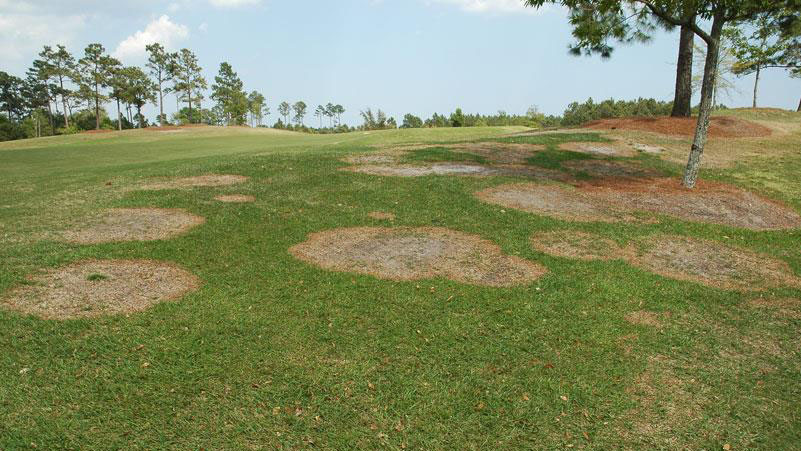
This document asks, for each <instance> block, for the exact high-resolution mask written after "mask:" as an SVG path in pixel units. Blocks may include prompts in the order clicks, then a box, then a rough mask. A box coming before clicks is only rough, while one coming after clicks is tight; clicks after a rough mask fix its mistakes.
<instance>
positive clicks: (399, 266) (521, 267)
mask: <svg viewBox="0 0 801 451" xmlns="http://www.w3.org/2000/svg"><path fill="white" fill-rule="evenodd" d="M289 252H290V253H291V254H292V255H294V256H295V257H297V258H299V259H301V260H303V261H306V262H309V263H312V264H315V265H317V266H320V267H322V268H324V269H328V270H332V271H347V272H357V273H361V274H370V275H373V276H375V277H378V278H381V279H390V280H419V279H430V278H435V277H444V278H448V279H452V280H455V281H458V282H463V283H468V284H474V285H487V286H495V287H502V286H512V285H521V284H526V283H529V282H532V281H534V280H537V279H538V278H539V277H540V276H542V275H543V274H544V273H545V272H546V269H545V268H544V267H542V266H540V265H538V264H536V263H534V262H531V261H528V260H524V259H522V258H519V257H514V256H508V255H504V254H503V253H502V251H501V249H500V247H498V246H497V245H496V244H494V243H492V242H491V241H487V240H484V239H482V238H480V237H478V236H476V235H470V234H466V233H462V232H457V231H454V230H450V229H446V228H440V227H420V228H408V227H404V228H386V227H354V228H341V229H334V230H329V231H325V232H318V233H313V234H311V235H309V239H308V240H307V241H305V242H303V243H301V244H298V245H296V246H293V247H292V248H290V250H289Z"/></svg>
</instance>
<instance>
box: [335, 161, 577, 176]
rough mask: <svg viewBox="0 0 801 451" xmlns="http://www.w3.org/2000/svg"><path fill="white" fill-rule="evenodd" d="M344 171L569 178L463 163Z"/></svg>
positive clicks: (525, 168)
mask: <svg viewBox="0 0 801 451" xmlns="http://www.w3.org/2000/svg"><path fill="white" fill-rule="evenodd" d="M342 170H345V171H351V172H357V173H360V174H369V175H381V176H394V177H423V176H427V175H460V176H485V177H486V176H521V177H529V178H536V179H543V180H569V179H570V176H569V175H567V174H565V173H563V172H560V171H554V170H550V169H544V168H537V167H530V166H515V165H499V166H484V165H479V164H465V163H431V164H424V165H411V164H398V165H360V166H348V167H345V168H342Z"/></svg>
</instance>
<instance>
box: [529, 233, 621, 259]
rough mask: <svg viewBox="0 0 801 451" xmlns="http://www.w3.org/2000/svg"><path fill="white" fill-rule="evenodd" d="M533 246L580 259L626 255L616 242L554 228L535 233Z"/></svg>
mask: <svg viewBox="0 0 801 451" xmlns="http://www.w3.org/2000/svg"><path fill="white" fill-rule="evenodd" d="M531 246H532V247H533V248H534V249H535V250H537V251H540V252H544V253H546V254H549V255H556V256H559V257H567V258H575V259H579V260H612V259H615V258H620V257H621V256H622V255H625V253H626V250H625V249H624V248H623V247H621V246H620V245H619V244H617V243H616V242H614V241H612V240H610V239H608V238H603V237H601V236H598V235H595V234H593V233H587V232H575V231H569V230H554V231H551V232H540V233H535V234H534V235H532V236H531Z"/></svg>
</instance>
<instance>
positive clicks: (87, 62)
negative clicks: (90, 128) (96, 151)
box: [78, 43, 120, 130]
mask: <svg viewBox="0 0 801 451" xmlns="http://www.w3.org/2000/svg"><path fill="white" fill-rule="evenodd" d="M119 64H120V62H119V61H117V60H116V59H114V58H112V57H110V56H108V55H107V54H106V49H105V47H103V46H102V45H101V44H97V43H95V44H89V45H88V46H87V47H86V49H84V56H83V58H81V59H80V60H79V61H78V70H79V73H80V84H81V87H82V88H87V89H86V90H91V92H92V100H93V101H94V104H95V120H96V124H95V125H96V130H100V103H101V102H105V101H106V100H107V97H106V95H105V94H103V91H102V90H103V89H105V88H107V87H108V86H109V83H110V80H111V77H112V74H113V70H114V67H115V66H118V65H119ZM86 90H85V91H86Z"/></svg>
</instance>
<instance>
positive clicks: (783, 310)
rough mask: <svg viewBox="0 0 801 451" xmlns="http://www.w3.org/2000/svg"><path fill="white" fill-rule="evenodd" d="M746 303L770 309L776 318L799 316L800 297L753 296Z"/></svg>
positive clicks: (800, 311)
mask: <svg viewBox="0 0 801 451" xmlns="http://www.w3.org/2000/svg"><path fill="white" fill-rule="evenodd" d="M748 305H750V306H751V307H755V308H761V309H770V310H772V311H773V316H775V317H777V318H790V319H799V318H801V299H796V298H762V297H760V298H754V299H751V300H750V301H748Z"/></svg>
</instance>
